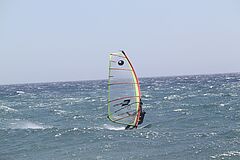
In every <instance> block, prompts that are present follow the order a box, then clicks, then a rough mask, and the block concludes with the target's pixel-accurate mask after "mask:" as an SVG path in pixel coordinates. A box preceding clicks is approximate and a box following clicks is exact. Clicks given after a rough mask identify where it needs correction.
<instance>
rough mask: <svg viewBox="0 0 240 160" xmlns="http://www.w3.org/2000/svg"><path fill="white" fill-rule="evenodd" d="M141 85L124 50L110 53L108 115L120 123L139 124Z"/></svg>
mask: <svg viewBox="0 0 240 160" xmlns="http://www.w3.org/2000/svg"><path fill="white" fill-rule="evenodd" d="M140 96H141V95H140V87H139V82H138V79H137V76H136V73H135V71H134V68H133V66H132V64H131V62H130V61H129V59H128V57H127V56H126V55H125V53H124V52H116V53H112V54H110V60H109V79H108V117H109V119H110V120H111V121H113V122H115V123H120V124H126V125H133V126H135V125H136V126H137V123H138V118H139V105H140Z"/></svg>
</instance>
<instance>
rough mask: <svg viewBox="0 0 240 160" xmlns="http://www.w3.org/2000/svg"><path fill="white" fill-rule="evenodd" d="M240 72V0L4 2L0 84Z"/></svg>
mask: <svg viewBox="0 0 240 160" xmlns="http://www.w3.org/2000/svg"><path fill="white" fill-rule="evenodd" d="M121 49H123V50H125V51H126V52H127V54H128V55H129V57H130V59H131V60H132V62H133V65H134V67H135V69H136V72H137V74H138V75H139V76H140V77H149V76H151V77H152V76H172V75H187V74H208V73H226V72H239V71H240V63H239V61H240V1H239V0H118V1H116V0H1V1H0V74H1V76H0V77H1V78H0V84H12V83H32V82H51V81H75V80H86V79H106V78H107V74H108V58H109V57H108V53H109V52H113V51H118V50H121Z"/></svg>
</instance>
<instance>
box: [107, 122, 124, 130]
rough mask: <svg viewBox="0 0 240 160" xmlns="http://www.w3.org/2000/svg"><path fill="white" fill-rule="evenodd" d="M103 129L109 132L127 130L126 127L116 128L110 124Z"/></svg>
mask: <svg viewBox="0 0 240 160" xmlns="http://www.w3.org/2000/svg"><path fill="white" fill-rule="evenodd" d="M103 128H104V129H108V130H113V131H120V130H125V127H115V126H112V125H108V124H104V125H103Z"/></svg>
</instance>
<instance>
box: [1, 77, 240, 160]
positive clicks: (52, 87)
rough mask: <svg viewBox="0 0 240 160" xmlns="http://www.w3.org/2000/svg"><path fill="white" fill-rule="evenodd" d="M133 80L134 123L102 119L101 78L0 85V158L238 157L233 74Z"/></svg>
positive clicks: (239, 105)
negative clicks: (137, 94) (140, 109)
mask: <svg viewBox="0 0 240 160" xmlns="http://www.w3.org/2000/svg"><path fill="white" fill-rule="evenodd" d="M140 83H141V89H142V94H143V97H142V100H143V103H144V110H145V111H146V112H147V113H146V116H145V121H144V124H149V123H151V124H152V127H151V128H145V129H135V130H124V127H125V126H121V125H117V124H113V123H112V122H110V121H108V120H107V118H106V112H107V81H106V80H103V81H81V82H61V83H39V84H21V85H2V86H0V160H88V159H89V160H111V159H114V160H135V159H138V160H145V159H153V160H155V159H156V160H159V159H160V160H162V159H163V160H165V159H166V160H168V159H169V160H198V159H199V160H204V159H207V160H208V159H210V160H215V159H219V160H221V159H227V160H228V159H231V160H239V159H240V74H220V75H199V76H179V77H160V78H142V79H140Z"/></svg>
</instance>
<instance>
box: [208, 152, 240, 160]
mask: <svg viewBox="0 0 240 160" xmlns="http://www.w3.org/2000/svg"><path fill="white" fill-rule="evenodd" d="M210 157H211V158H213V159H216V158H220V159H224V157H240V152H239V151H228V152H226V153H222V154H218V155H214V156H210Z"/></svg>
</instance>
